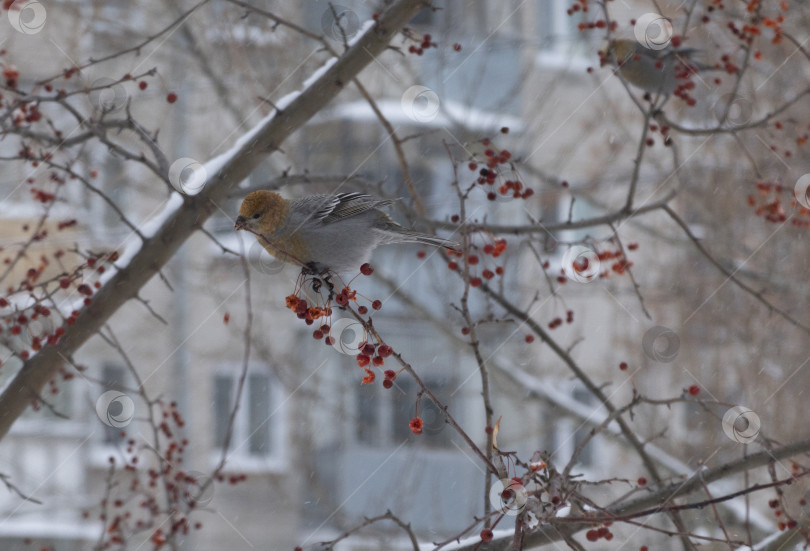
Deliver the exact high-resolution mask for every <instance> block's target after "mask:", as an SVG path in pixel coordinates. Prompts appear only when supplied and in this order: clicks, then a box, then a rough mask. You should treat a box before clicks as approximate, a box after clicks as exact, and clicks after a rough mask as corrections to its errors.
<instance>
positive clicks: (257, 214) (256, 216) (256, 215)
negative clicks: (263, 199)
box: [253, 212, 262, 220]
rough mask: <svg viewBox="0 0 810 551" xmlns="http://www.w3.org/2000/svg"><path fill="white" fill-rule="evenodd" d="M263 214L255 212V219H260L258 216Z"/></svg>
mask: <svg viewBox="0 0 810 551" xmlns="http://www.w3.org/2000/svg"><path fill="white" fill-rule="evenodd" d="M261 215H262V213H260V212H257V213H256V214H254V215H253V219H254V220H256V219H258V218H259V216H261Z"/></svg>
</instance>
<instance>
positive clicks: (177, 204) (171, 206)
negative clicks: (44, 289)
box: [71, 191, 183, 310]
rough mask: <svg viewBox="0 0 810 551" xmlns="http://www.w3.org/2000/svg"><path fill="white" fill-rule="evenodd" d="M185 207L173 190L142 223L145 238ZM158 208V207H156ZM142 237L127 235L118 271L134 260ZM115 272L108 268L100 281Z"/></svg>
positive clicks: (79, 304) (116, 265)
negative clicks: (159, 206)
mask: <svg viewBox="0 0 810 551" xmlns="http://www.w3.org/2000/svg"><path fill="white" fill-rule="evenodd" d="M182 207H183V196H182V195H180V194H179V193H177V192H176V191H173V192H172V194H171V195H169V198H168V199H167V200H166V202H165V203H163V205H162V208H161V209H160V211H159V212H158V213H157V214H155V215H154V216H152V217H150V218H148V219H147V220H146V221H145V222H143V223H142V224H140V225H139V226H137V227H138V230H139V231H140V232H141V233H142V234H143V236H144V237H145V238H147V239H148V238H150V237H154V236H155V234H156V233H157V231H158V230H159V229H160V227H161V226H162V225H163V224H164V223H165V222H166V220H168V219H169V217H170V216H171V215H172V214H174V213H175V212H177V211H178V210H180V209H181V208H182ZM156 210H157V209H156ZM142 244H143V243H142V242H141V238H140V237H138V235H137V234H135V233H134V232H130V233H129V235H127V237H126V239H125V240H124V242H123V243H122V247H123V249H124V250H123V251H122V252H120V253H119V254H118V260H116V261H115V264H114V265H115V268H116V271H119V270H123V269H124V268H126V267H127V266H128V265H129V263H130V262H131V261H132V259H133V257H134V256H135V255H136V254H137V253H138V251H140V250H141V246H142ZM113 275H114V272H113V271H112V270H108V271H106V272H104V273H103V274H102V275H101V277H100V278H99V281H101V284H102V285H103V284H105V283H107V281H109V279H110V278H111V277H113ZM83 301H84V299H81V300H80V301H77V302H76V303H75V304H74V305H73V307H72V308H71V309H73V310H80V309H81V307H82V306H83V305H84V302H83Z"/></svg>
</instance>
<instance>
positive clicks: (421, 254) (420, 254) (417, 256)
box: [416, 251, 427, 258]
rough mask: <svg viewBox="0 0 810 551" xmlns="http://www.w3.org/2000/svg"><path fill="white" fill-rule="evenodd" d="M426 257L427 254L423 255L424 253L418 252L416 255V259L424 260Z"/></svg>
mask: <svg viewBox="0 0 810 551" xmlns="http://www.w3.org/2000/svg"><path fill="white" fill-rule="evenodd" d="M426 256H427V254H426V253H425V251H419V252H417V253H416V258H425V257H426Z"/></svg>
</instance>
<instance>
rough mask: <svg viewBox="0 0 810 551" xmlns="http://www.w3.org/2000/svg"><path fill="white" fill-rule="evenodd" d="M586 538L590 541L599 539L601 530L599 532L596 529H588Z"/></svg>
mask: <svg viewBox="0 0 810 551" xmlns="http://www.w3.org/2000/svg"><path fill="white" fill-rule="evenodd" d="M585 538H586V539H587V540H588V541H596V540H598V539H599V532H597V531H596V530H588V531H587V532H585Z"/></svg>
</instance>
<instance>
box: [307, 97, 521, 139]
mask: <svg viewBox="0 0 810 551" xmlns="http://www.w3.org/2000/svg"><path fill="white" fill-rule="evenodd" d="M377 107H378V108H379V109H380V112H382V114H383V116H384V117H385V118H386V119H388V122H390V123H391V124H393V125H394V126H400V125H405V126H427V127H435V128H443V127H453V126H456V125H458V124H461V125H464V126H466V127H467V128H469V129H470V130H474V131H492V130H496V129H499V128H501V127H503V126H506V127H509V129H510V130H512V131H514V132H520V131H522V130H523V126H524V125H523V123H522V122H521V120H520V119H519V118H517V117H513V116H511V115H507V114H505V113H497V112H494V111H484V110H482V109H475V108H472V107H468V106H466V105H463V104H461V103H458V102H454V101H442V102H441V105H440V110H439V112H438V113H437V115H436V117H435V118H434V119H433V120H431V121H429V122H417V121H414V120H413V119H411V118H409V117H408V115H407V113H405V111H404V110H403V109H402V102H401V101H400V100H393V99H386V100H380V101H378V102H377ZM331 120H354V121H358V122H372V121H376V120H377V115H376V114H375V113H374V111H373V110H372V109H371V106H369V104H368V102H366V101H363V100H359V101H354V102H351V103H343V104H340V105H338V106H336V107H334V108H332V109H329V110H328V111H326V112H324V113H323V114H322V115H318V116H316V117H315V118H314V119H313V121H314V122H327V121H331Z"/></svg>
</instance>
